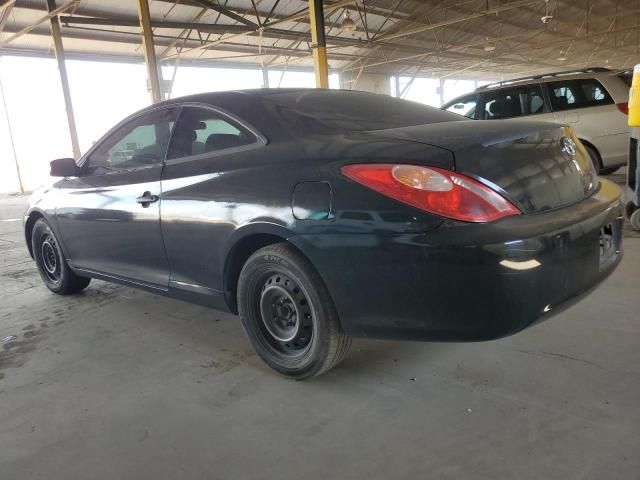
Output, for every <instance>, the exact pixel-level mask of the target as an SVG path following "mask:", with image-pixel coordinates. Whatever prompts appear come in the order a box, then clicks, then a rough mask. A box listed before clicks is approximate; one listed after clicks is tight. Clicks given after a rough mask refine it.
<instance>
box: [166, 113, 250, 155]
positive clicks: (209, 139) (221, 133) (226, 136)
mask: <svg viewBox="0 0 640 480" xmlns="http://www.w3.org/2000/svg"><path fill="white" fill-rule="evenodd" d="M256 142H257V138H256V136H255V135H254V134H253V133H251V132H250V131H249V130H247V129H246V128H244V127H243V126H242V125H240V124H238V123H237V122H235V121H233V120H231V119H230V118H228V117H226V116H225V115H223V114H221V113H218V112H216V111H215V110H211V109H208V108H199V107H185V108H184V109H183V110H182V113H181V114H180V119H179V120H178V123H177V125H176V130H175V132H174V134H173V138H172V139H171V145H170V146H169V152H168V154H167V159H172V158H182V157H189V156H191V155H200V154H202V153H207V152H215V151H218V150H225V149H229V148H234V147H241V146H243V145H250V144H253V143H256Z"/></svg>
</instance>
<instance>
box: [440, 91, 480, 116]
mask: <svg viewBox="0 0 640 480" xmlns="http://www.w3.org/2000/svg"><path fill="white" fill-rule="evenodd" d="M476 102H477V100H476V96H475V95H473V96H472V97H465V98H461V99H460V100H458V101H457V102H455V103H452V104H451V105H449V106H448V107H446V108H445V110H446V111H447V112H451V113H457V114H458V115H464V116H465V117H467V118H471V119H473V118H475V114H476Z"/></svg>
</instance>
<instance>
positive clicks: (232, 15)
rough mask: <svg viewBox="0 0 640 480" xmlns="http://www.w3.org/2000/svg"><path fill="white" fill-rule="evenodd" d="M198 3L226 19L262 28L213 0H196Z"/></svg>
mask: <svg viewBox="0 0 640 480" xmlns="http://www.w3.org/2000/svg"><path fill="white" fill-rule="evenodd" d="M196 3H199V4H200V5H202V6H203V7H207V8H209V9H211V10H215V11H216V12H218V13H221V14H222V15H224V16H225V17H228V18H231V19H232V20H235V21H236V22H240V23H243V24H245V25H246V26H248V27H251V28H254V29H256V30H257V29H258V28H260V25H258V24H257V23H254V22H252V21H251V20H249V19H248V18H244V17H243V16H241V15H238V14H237V13H235V12H232V11H231V10H229V9H228V8H225V7H222V6H220V5H218V4H216V3H214V2H212V1H211V0H196Z"/></svg>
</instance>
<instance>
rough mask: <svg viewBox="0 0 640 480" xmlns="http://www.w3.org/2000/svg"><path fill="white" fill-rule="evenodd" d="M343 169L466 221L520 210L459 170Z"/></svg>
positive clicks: (487, 219) (383, 166)
mask: <svg viewBox="0 0 640 480" xmlns="http://www.w3.org/2000/svg"><path fill="white" fill-rule="evenodd" d="M342 173H343V174H344V175H345V176H347V177H349V178H351V179H352V180H355V181H356V182H358V183H361V184H362V185H364V186H366V187H369V188H371V189H373V190H375V191H376V192H379V193H382V194H383V195H386V196H388V197H391V198H394V199H396V200H399V201H401V202H404V203H407V204H409V205H412V206H414V207H416V208H419V209H421V210H425V211H427V212H430V213H435V214H436V215H441V216H443V217H447V218H453V219H455V220H462V221H464V222H491V221H493V220H498V219H499V218H502V217H507V216H509V215H518V214H520V210H518V209H517V208H516V207H515V206H513V205H512V204H511V203H510V202H509V201H507V200H506V199H505V198H503V197H501V196H500V195H499V194H498V193H496V192H495V191H493V190H491V189H490V188H488V187H487V186H485V185H483V184H482V183H480V182H478V181H477V180H473V179H472V178H469V177H467V176H464V175H461V174H459V173H456V172H451V171H449V170H444V169H441V168H434V167H429V168H427V167H419V166H417V165H392V164H359V165H346V166H344V167H342Z"/></svg>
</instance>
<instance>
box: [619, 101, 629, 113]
mask: <svg viewBox="0 0 640 480" xmlns="http://www.w3.org/2000/svg"><path fill="white" fill-rule="evenodd" d="M616 107H618V110H620V111H621V112H622V113H624V114H625V115H629V104H628V103H627V102H623V103H616Z"/></svg>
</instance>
